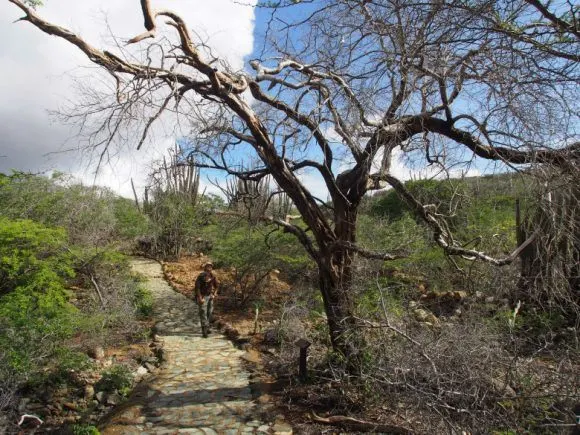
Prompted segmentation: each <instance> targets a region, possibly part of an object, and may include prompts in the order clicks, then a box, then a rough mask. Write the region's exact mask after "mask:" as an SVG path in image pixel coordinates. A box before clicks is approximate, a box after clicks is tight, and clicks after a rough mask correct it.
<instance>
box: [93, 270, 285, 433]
mask: <svg viewBox="0 0 580 435" xmlns="http://www.w3.org/2000/svg"><path fill="white" fill-rule="evenodd" d="M133 267H134V269H135V270H136V271H137V272H139V273H141V274H143V275H145V276H146V277H148V279H149V281H148V282H147V286H148V288H149V289H150V290H151V292H152V294H153V297H154V318H155V319H162V320H160V321H158V322H157V323H156V333H157V335H158V337H159V340H160V342H161V345H162V349H163V364H162V366H161V367H160V368H159V370H158V371H157V372H156V373H155V376H154V377H153V378H151V379H149V380H148V381H147V382H146V383H143V384H141V385H140V386H139V387H138V388H136V389H135V391H134V392H133V394H132V395H131V397H130V398H129V400H128V401H127V403H126V404H124V405H121V406H120V407H119V408H118V409H117V410H116V412H115V413H114V414H113V415H112V416H111V417H110V418H109V419H108V423H107V424H106V425H105V426H104V427H102V428H101V433H102V434H105V435H112V434H128V435H131V434H216V433H217V434H241V433H262V434H266V433H268V434H291V433H292V428H291V427H290V426H289V425H288V424H287V423H285V422H284V420H283V416H281V415H278V416H273V415H272V413H273V410H272V405H271V404H268V403H265V404H261V403H260V400H258V396H259V392H255V391H254V389H253V388H252V386H251V384H250V379H249V373H248V372H247V370H245V368H244V366H243V363H242V359H241V357H242V355H244V352H243V351H241V350H239V349H237V348H235V347H234V346H233V345H232V343H231V342H230V341H229V340H227V339H226V338H225V337H223V336H222V335H220V334H218V333H215V332H212V333H211V334H210V336H209V338H206V339H204V338H202V337H201V330H200V327H199V320H198V315H197V306H196V305H195V303H194V302H193V301H191V300H189V299H187V298H186V297H185V296H183V295H181V294H179V293H177V292H175V291H173V289H172V288H171V287H170V286H169V285H168V284H167V282H166V281H165V280H164V279H163V276H162V270H161V266H160V265H159V264H158V263H157V262H155V261H151V260H146V259H136V260H134V262H133Z"/></svg>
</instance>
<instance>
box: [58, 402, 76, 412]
mask: <svg viewBox="0 0 580 435" xmlns="http://www.w3.org/2000/svg"><path fill="white" fill-rule="evenodd" d="M62 406H63V407H65V408H66V409H68V410H70V411H76V410H78V409H79V407H78V406H77V405H76V404H75V403H73V402H65V403H63V404H62Z"/></svg>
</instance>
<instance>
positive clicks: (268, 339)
mask: <svg viewBox="0 0 580 435" xmlns="http://www.w3.org/2000/svg"><path fill="white" fill-rule="evenodd" d="M278 341H279V340H278V331H277V330H276V329H267V330H266V332H264V343H266V344H277V343H278Z"/></svg>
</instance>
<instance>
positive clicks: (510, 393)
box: [489, 378, 517, 397]
mask: <svg viewBox="0 0 580 435" xmlns="http://www.w3.org/2000/svg"><path fill="white" fill-rule="evenodd" d="M489 384H490V386H491V389H492V390H493V391H494V392H495V393H496V394H498V395H501V396H507V397H516V396H517V394H516V392H515V391H514V389H513V388H512V387H510V386H509V384H508V383H507V382H506V381H505V380H504V379H500V378H490V379H489Z"/></svg>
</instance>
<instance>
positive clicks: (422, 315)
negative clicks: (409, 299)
mask: <svg viewBox="0 0 580 435" xmlns="http://www.w3.org/2000/svg"><path fill="white" fill-rule="evenodd" d="M413 316H414V317H415V320H417V321H418V322H421V323H428V324H430V325H438V324H439V319H438V318H437V317H435V315H434V314H433V313H431V312H429V311H427V310H424V309H422V308H415V309H414V310H413Z"/></svg>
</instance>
